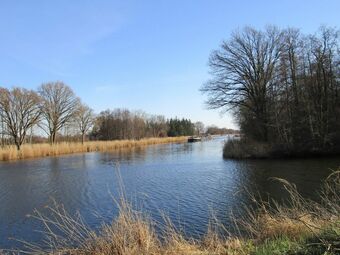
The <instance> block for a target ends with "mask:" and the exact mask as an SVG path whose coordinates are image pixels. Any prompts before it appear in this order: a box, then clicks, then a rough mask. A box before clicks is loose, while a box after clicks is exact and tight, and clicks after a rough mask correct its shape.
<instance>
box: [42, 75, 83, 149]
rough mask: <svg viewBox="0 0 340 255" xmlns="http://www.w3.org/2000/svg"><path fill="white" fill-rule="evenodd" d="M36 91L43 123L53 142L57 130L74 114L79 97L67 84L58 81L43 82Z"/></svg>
mask: <svg viewBox="0 0 340 255" xmlns="http://www.w3.org/2000/svg"><path fill="white" fill-rule="evenodd" d="M38 91H39V94H40V96H41V98H42V115H43V117H44V120H45V123H44V124H45V126H46V127H47V130H46V131H47V132H48V134H49V136H50V142H51V143H52V144H53V143H55V142H56V135H57V132H58V131H59V130H60V129H61V128H62V127H63V126H65V124H67V123H68V122H70V121H71V119H72V118H73V117H74V116H75V113H76V110H77V107H78V105H79V99H78V98H77V97H76V95H75V94H74V92H73V91H72V89H71V88H70V87H69V86H67V85H66V84H64V83H63V82H60V81H57V82H49V83H44V84H42V85H41V86H40V88H39V90H38Z"/></svg>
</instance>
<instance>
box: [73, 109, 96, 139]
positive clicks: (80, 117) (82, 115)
mask: <svg viewBox="0 0 340 255" xmlns="http://www.w3.org/2000/svg"><path fill="white" fill-rule="evenodd" d="M75 121H76V123H77V125H78V128H79V131H80V133H81V143H82V144H84V141H85V135H86V133H87V132H88V131H89V129H90V128H91V127H92V126H93V123H94V113H93V110H92V109H91V108H90V107H88V106H87V105H84V104H80V105H79V106H78V109H77V111H76V115H75Z"/></svg>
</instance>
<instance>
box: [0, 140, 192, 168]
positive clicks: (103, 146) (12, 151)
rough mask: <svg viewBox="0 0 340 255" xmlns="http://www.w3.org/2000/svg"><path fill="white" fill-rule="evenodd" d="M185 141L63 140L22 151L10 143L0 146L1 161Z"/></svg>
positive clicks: (31, 145) (27, 145) (29, 146)
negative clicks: (3, 146)
mask: <svg viewBox="0 0 340 255" xmlns="http://www.w3.org/2000/svg"><path fill="white" fill-rule="evenodd" d="M185 141H187V137H186V136H180V137H164V138H144V139H141V140H113V141H88V142H84V144H82V143H81V142H61V143H57V144H55V145H50V144H48V143H41V144H40V143H37V144H24V145H22V148H21V150H20V151H18V150H17V149H16V148H15V146H14V145H10V146H6V147H5V148H0V162H6V161H14V160H26V159H33V158H45V157H55V156H63V155H69V154H76V153H88V152H109V151H115V150H119V149H129V148H136V147H143V146H149V145H157V144H167V143H182V142H185Z"/></svg>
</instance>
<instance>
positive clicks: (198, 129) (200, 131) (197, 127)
mask: <svg viewBox="0 0 340 255" xmlns="http://www.w3.org/2000/svg"><path fill="white" fill-rule="evenodd" d="M194 125H195V132H196V134H197V135H201V134H203V133H204V124H203V122H201V121H197V122H195V124H194Z"/></svg>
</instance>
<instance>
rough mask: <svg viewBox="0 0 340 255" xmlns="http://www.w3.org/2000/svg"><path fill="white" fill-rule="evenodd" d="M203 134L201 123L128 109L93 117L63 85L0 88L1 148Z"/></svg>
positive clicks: (105, 112) (57, 83)
mask: <svg viewBox="0 0 340 255" xmlns="http://www.w3.org/2000/svg"><path fill="white" fill-rule="evenodd" d="M202 132H204V125H203V123H201V122H197V123H192V122H191V121H190V120H188V119H177V118H175V119H168V120H167V119H166V118H165V117H164V116H161V115H150V114H146V113H145V112H142V111H130V110H128V109H114V110H106V111H103V112H101V113H99V114H97V115H96V114H94V112H93V110H92V109H91V108H90V107H89V106H87V105H86V104H84V103H82V102H81V100H80V99H79V98H78V97H77V96H76V95H75V93H74V92H73V91H72V89H71V88H70V87H69V86H67V85H66V84H64V83H63V82H50V83H45V84H42V85H41V86H40V87H39V88H38V90H37V91H33V90H28V89H25V88H18V87H15V88H12V89H7V88H1V87H0V135H1V137H0V138H1V139H0V142H1V145H2V146H4V145H7V144H15V145H16V147H17V149H18V150H20V147H21V145H22V144H23V143H26V142H31V143H37V142H46V141H47V138H46V137H48V140H49V142H50V143H51V144H54V143H56V142H57V140H58V141H82V142H84V141H85V139H86V138H89V139H91V140H117V139H136V140H139V139H141V138H146V137H166V136H188V135H194V134H200V133H202Z"/></svg>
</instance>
